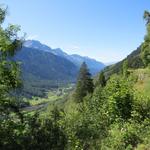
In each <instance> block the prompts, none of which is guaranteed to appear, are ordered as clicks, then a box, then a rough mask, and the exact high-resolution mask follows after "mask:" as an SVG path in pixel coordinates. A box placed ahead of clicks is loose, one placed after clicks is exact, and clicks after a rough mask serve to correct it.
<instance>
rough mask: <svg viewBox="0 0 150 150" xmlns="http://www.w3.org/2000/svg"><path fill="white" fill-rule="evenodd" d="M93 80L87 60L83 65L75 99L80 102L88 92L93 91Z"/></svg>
mask: <svg viewBox="0 0 150 150" xmlns="http://www.w3.org/2000/svg"><path fill="white" fill-rule="evenodd" d="M93 87H94V86H93V80H92V78H91V74H90V72H89V70H88V68H87V65H86V63H85V62H83V64H82V65H81V68H80V71H79V76H78V81H77V86H76V91H75V99H76V101H78V102H81V101H82V100H83V98H84V97H85V96H86V95H87V94H88V93H92V92H93Z"/></svg>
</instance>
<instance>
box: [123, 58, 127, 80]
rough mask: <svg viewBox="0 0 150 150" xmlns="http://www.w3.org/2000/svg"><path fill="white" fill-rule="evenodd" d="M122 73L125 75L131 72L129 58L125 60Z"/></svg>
mask: <svg viewBox="0 0 150 150" xmlns="http://www.w3.org/2000/svg"><path fill="white" fill-rule="evenodd" d="M122 73H123V76H124V77H127V76H128V73H129V72H128V60H127V59H126V60H125V61H124V62H123V66H122Z"/></svg>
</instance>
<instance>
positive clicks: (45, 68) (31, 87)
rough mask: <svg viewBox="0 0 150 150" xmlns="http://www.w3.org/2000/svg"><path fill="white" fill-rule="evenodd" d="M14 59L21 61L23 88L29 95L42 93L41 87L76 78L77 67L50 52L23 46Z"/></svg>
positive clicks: (73, 80)
mask: <svg viewBox="0 0 150 150" xmlns="http://www.w3.org/2000/svg"><path fill="white" fill-rule="evenodd" d="M15 59H16V60H17V61H20V62H21V69H22V76H23V79H24V81H25V83H24V88H25V91H26V93H28V94H29V95H32V94H33V95H34V94H35V95H43V94H42V93H43V89H50V88H56V87H57V86H58V85H59V84H62V83H68V82H75V80H76V76H77V72H78V68H77V67H76V66H75V65H74V64H73V63H72V62H70V61H68V60H67V59H64V58H62V57H59V56H56V55H54V54H52V53H50V52H46V51H41V50H37V49H33V48H27V47H23V48H22V49H21V50H20V51H19V52H18V53H17V55H16V56H15ZM36 91H37V92H36ZM38 93H39V94H38ZM40 93H41V94H40Z"/></svg>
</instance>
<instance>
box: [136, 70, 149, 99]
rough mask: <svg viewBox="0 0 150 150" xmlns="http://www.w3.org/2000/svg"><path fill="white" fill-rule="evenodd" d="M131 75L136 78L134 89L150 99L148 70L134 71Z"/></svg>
mask: <svg viewBox="0 0 150 150" xmlns="http://www.w3.org/2000/svg"><path fill="white" fill-rule="evenodd" d="M133 75H134V76H135V77H136V78H137V82H136V84H135V89H136V90H138V91H139V92H142V93H143V94H144V95H146V96H149V97H150V69H149V68H145V69H136V70H134V71H133Z"/></svg>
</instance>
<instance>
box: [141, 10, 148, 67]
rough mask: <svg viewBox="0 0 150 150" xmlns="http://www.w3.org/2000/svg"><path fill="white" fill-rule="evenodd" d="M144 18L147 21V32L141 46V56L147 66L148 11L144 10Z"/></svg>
mask: <svg viewBox="0 0 150 150" xmlns="http://www.w3.org/2000/svg"><path fill="white" fill-rule="evenodd" d="M144 19H145V20H146V22H147V24H146V26H147V34H146V36H145V39H144V42H143V44H142V47H141V49H142V51H141V57H142V60H143V62H144V64H145V66H148V65H149V63H150V44H149V43H150V13H149V12H148V11H145V13H144Z"/></svg>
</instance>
